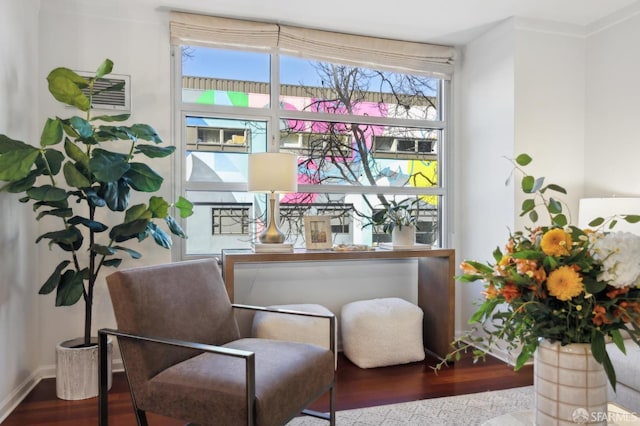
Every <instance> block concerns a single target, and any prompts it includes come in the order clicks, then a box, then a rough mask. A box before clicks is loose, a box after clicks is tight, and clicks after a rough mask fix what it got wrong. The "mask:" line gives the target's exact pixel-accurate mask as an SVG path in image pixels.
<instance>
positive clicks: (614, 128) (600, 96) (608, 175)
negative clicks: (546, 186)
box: [584, 8, 640, 213]
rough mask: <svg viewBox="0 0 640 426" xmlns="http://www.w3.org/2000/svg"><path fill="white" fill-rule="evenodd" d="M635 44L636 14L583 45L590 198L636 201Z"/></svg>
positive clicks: (639, 144)
mask: <svg viewBox="0 0 640 426" xmlns="http://www.w3.org/2000/svg"><path fill="white" fill-rule="evenodd" d="M636 9H638V8H636ZM638 40H640V12H636V13H635V15H632V16H631V17H630V18H629V19H627V20H625V21H623V22H620V23H618V24H616V25H613V26H611V27H608V28H606V29H605V30H602V31H599V32H597V33H595V34H592V35H591V36H590V37H589V41H588V43H587V55H586V56H587V59H586V64H585V69H586V75H587V78H586V86H585V91H586V94H587V95H586V96H587V107H586V120H585V121H586V126H585V129H586V131H585V163H584V164H585V170H587V173H586V175H585V195H586V196H589V197H609V196H614V195H615V196H635V197H638V196H640V167H638V160H639V159H640V84H639V79H640V49H638ZM638 213H640V212H638Z"/></svg>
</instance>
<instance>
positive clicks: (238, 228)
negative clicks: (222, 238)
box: [211, 203, 251, 236]
mask: <svg viewBox="0 0 640 426" xmlns="http://www.w3.org/2000/svg"><path fill="white" fill-rule="evenodd" d="M250 210H251V204H248V203H237V204H232V205H228V206H226V205H223V206H215V207H212V208H211V229H212V234H213V235H216V234H220V235H230V234H239V235H245V236H248V235H249V212H250Z"/></svg>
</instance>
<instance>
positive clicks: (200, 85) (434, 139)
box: [174, 45, 449, 255]
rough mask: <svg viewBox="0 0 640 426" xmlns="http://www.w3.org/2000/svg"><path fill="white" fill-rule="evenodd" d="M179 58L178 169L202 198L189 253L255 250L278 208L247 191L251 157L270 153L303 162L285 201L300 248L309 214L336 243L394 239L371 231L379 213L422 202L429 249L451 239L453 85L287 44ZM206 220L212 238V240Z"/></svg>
mask: <svg viewBox="0 0 640 426" xmlns="http://www.w3.org/2000/svg"><path fill="white" fill-rule="evenodd" d="M174 57H175V59H176V61H175V67H176V72H175V75H176V76H178V77H177V78H178V81H177V82H176V87H179V88H180V89H179V90H180V92H181V93H180V95H179V96H176V97H175V98H176V121H177V123H178V124H179V125H178V126H177V127H179V128H180V132H179V133H180V141H181V143H180V147H181V148H182V152H183V155H182V156H181V158H183V162H182V163H181V164H180V165H179V167H177V168H176V169H177V170H179V173H180V174H181V185H182V187H183V188H184V190H185V191H186V193H187V197H188V198H189V199H190V200H192V201H195V202H196V214H194V216H193V217H191V218H189V219H187V220H186V228H187V233H188V235H189V239H187V240H186V242H185V243H184V244H185V248H184V250H183V252H184V254H185V255H202V254H216V253H219V252H220V251H221V250H223V249H227V248H228V249H232V248H250V247H251V244H252V242H253V241H255V238H256V236H257V235H258V234H259V233H260V232H261V231H262V230H263V229H264V227H265V226H266V224H267V223H268V222H267V211H268V210H269V208H268V205H269V204H268V197H267V195H265V194H257V193H256V194H254V193H248V192H246V182H247V158H248V155H249V154H251V153H257V152H266V151H284V152H291V153H294V154H296V155H297V156H298V162H299V166H298V191H299V192H298V193H295V194H282V195H281V196H280V199H279V212H278V214H279V223H280V228H281V229H282V230H283V231H284V232H285V233H286V234H287V241H289V242H293V243H294V244H295V245H296V246H297V247H304V246H305V244H304V235H305V233H304V229H303V224H304V219H303V218H304V216H305V215H322V216H330V217H331V233H332V238H333V243H334V244H368V245H376V244H377V243H378V242H384V241H389V240H390V236H389V235H385V234H384V233H382V231H381V230H380V229H377V228H376V227H375V226H372V225H371V223H370V220H369V218H370V217H371V215H372V213H373V212H375V211H376V210H377V209H382V208H384V206H385V205H387V204H388V203H389V202H390V201H391V200H393V201H396V202H400V201H402V200H403V199H416V198H419V199H420V200H421V202H420V203H418V204H417V205H418V209H419V215H418V217H419V221H418V231H417V240H418V242H423V243H427V244H432V245H434V246H438V245H441V244H442V243H443V235H445V230H444V224H443V220H442V218H443V217H445V212H444V206H445V205H446V203H445V202H444V200H445V199H446V197H447V196H448V195H447V189H446V188H445V186H444V180H443V176H445V175H446V174H445V169H444V163H443V158H444V156H443V153H444V152H445V151H446V150H447V144H448V141H447V134H448V131H447V130H448V124H447V114H446V111H447V108H446V106H447V104H448V93H449V90H448V87H449V86H448V81H447V80H444V79H438V78H434V77H431V76H422V75H413V74H405V73H399V72H391V71H387V70H383V69H374V68H370V67H368V66H357V65H354V64H340V63H331V62H326V61H318V60H314V59H312V58H304V57H291V56H286V55H283V54H282V53H281V52H279V51H278V50H277V48H272V49H263V50H262V51H260V52H253V51H250V50H242V49H238V50H228V49H227V50H225V49H217V48H213V47H196V46H186V45H183V46H175V55H174ZM274 173H277V171H275V170H274ZM198 203H200V204H198ZM200 206H202V207H201V208H204V207H205V206H206V207H207V209H208V210H207V211H202V210H200ZM207 212H210V215H208V214H207ZM207 216H209V218H207ZM206 222H208V223H210V224H211V232H209V233H202V232H200V230H201V229H205V227H206V226H208V223H206ZM193 230H196V231H195V232H194V231H193ZM190 231H191V232H190ZM194 234H195V237H193V238H192V235H194Z"/></svg>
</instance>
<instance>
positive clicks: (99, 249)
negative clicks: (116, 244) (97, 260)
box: [90, 244, 116, 256]
mask: <svg viewBox="0 0 640 426" xmlns="http://www.w3.org/2000/svg"><path fill="white" fill-rule="evenodd" d="M90 250H91V251H93V252H95V253H98V254H99V255H102V256H111V255H114V254H116V250H115V249H114V248H112V247H109V246H105V245H102V244H94V245H92V246H91V248H90Z"/></svg>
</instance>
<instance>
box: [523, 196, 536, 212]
mask: <svg viewBox="0 0 640 426" xmlns="http://www.w3.org/2000/svg"><path fill="white" fill-rule="evenodd" d="M535 208H536V202H535V200H534V199H533V198H528V199H526V200H524V201H523V202H522V213H520V216H524V215H525V214H527V213H529V212H530V211H531V210H533V209H535Z"/></svg>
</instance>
